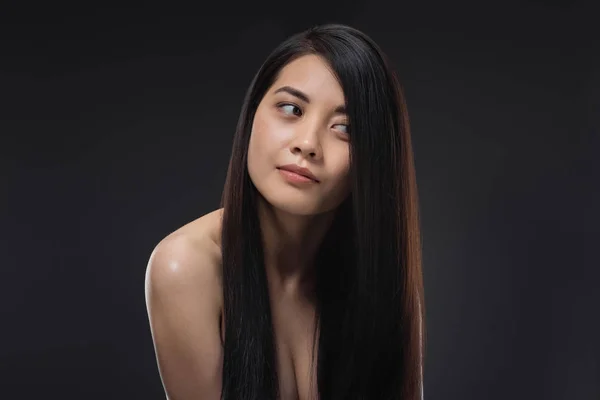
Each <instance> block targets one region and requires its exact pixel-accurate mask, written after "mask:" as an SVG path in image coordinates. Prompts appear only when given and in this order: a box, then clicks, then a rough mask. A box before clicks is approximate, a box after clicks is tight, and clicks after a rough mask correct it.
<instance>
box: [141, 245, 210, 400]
mask: <svg viewBox="0 0 600 400" xmlns="http://www.w3.org/2000/svg"><path fill="white" fill-rule="evenodd" d="M145 285H146V288H145V289H146V306H147V311H148V318H149V322H150V328H151V332H152V340H153V343H154V349H155V352H156V358H157V363H158V368H159V372H160V377H161V380H162V383H163V387H164V389H165V392H166V394H167V397H168V398H169V399H170V400H188V399H207V400H208V399H215V400H216V399H219V398H220V395H221V374H222V348H221V341H220V332H219V316H220V302H219V298H220V297H219V296H222V294H221V293H222V291H221V285H220V280H219V274H218V271H217V263H216V262H215V257H214V249H212V248H210V245H209V244H208V243H206V244H205V245H198V244H196V243H193V242H191V241H190V239H188V238H186V237H185V236H178V237H174V238H167V239H165V240H163V241H162V242H161V243H159V244H158V245H157V246H156V248H155V249H154V251H153V252H152V255H151V256H150V260H149V262H148V266H147V270H146V281H145Z"/></svg>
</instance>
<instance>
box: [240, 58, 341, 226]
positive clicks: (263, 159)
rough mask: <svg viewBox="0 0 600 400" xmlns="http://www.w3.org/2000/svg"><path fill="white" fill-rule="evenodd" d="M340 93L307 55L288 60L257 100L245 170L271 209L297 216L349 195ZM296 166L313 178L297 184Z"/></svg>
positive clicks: (319, 64)
mask: <svg viewBox="0 0 600 400" xmlns="http://www.w3.org/2000/svg"><path fill="white" fill-rule="evenodd" d="M344 103H345V102H344V93H343V91H342V88H341V86H340V85H339V83H338V82H337V80H336V78H335V76H334V74H333V73H332V72H331V70H330V69H329V66H328V64H327V63H326V62H325V61H324V60H323V59H321V58H320V57H319V56H316V55H306V56H302V57H300V58H297V59H296V60H294V61H292V62H291V63H289V64H287V65H286V66H285V67H284V68H283V69H282V70H281V71H280V74H279V76H278V78H277V80H276V81H275V82H274V83H273V85H272V86H271V87H270V88H269V90H268V91H267V93H266V94H265V96H264V97H263V99H262V100H261V102H260V104H259V106H258V109H257V110H256V114H255V117H254V122H253V124H252V133H251V136H250V145H249V149H248V173H249V174H250V178H251V179H252V182H253V183H254V185H255V186H256V188H257V189H258V191H259V192H260V194H261V195H262V196H263V197H264V198H265V199H266V200H267V201H268V202H269V203H270V204H271V205H272V206H274V207H275V208H277V209H280V210H283V211H286V212H288V213H291V214H297V215H315V214H320V213H323V212H327V211H330V210H333V209H335V208H336V207H337V206H338V205H340V204H341V203H342V201H343V200H344V199H345V198H346V197H347V195H348V193H349V190H350V189H349V188H350V184H349V176H348V173H349V167H350V159H349V156H350V143H349V140H350V137H349V126H348V123H349V121H348V117H347V115H346V114H345V113H344ZM289 164H292V165H293V164H295V165H297V166H299V167H303V168H307V169H309V170H310V171H311V172H312V174H313V175H314V176H315V177H316V179H317V180H318V181H310V182H296V181H294V179H293V177H292V178H290V177H289V175H287V174H286V173H285V172H283V170H282V169H281V168H280V167H282V166H285V165H289Z"/></svg>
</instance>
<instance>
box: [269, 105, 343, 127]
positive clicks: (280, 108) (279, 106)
mask: <svg viewBox="0 0 600 400" xmlns="http://www.w3.org/2000/svg"><path fill="white" fill-rule="evenodd" d="M285 106H291V107H294V108H297V109H298V110H300V112H302V109H301V108H300V107H299V106H298V105H296V104H294V103H280V104H278V105H277V108H278V109H279V110H282V109H283V107H285ZM284 114H285V113H284ZM286 115H288V116H289V114H286ZM292 115H293V116H297V115H296V114H292ZM336 125H343V126H345V127H346V130H347V132H345V133H350V127H349V126H348V125H347V124H336Z"/></svg>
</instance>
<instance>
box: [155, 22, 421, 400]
mask: <svg viewBox="0 0 600 400" xmlns="http://www.w3.org/2000/svg"><path fill="white" fill-rule="evenodd" d="M221 207H222V208H220V209H218V210H215V211H213V212H211V213H209V214H207V215H204V216H202V217H201V218H199V219H197V220H195V221H193V222H191V223H189V224H187V225H185V226H183V227H182V228H180V229H178V230H177V231H175V232H173V233H171V234H170V235H169V236H167V237H166V238H165V239H163V240H162V241H161V242H160V243H159V244H158V245H157V246H156V248H155V249H154V251H153V253H152V255H151V257H150V261H149V264H148V268H147V275H146V301H147V307H148V308H147V309H148V315H149V321H150V327H151V331H152V337H153V340H154V346H155V350H156V356H157V362H158V367H159V371H160V376H161V379H162V382H163V386H164V388H165V391H166V393H167V397H168V398H169V399H171V400H188V399H219V398H222V399H226V400H229V399H236V400H246V399H247V400H250V399H252V400H269V399H273V400H274V399H281V400H288V399H317V398H320V399H322V400H336V399H365V400H366V399H368V400H375V399H398V400H400V399H403V400H416V399H420V398H422V368H423V351H422V347H423V346H422V342H423V341H422V338H423V326H422V321H423V313H424V307H423V285H422V272H421V249H420V230H419V220H418V201H417V186H416V182H415V170H414V164H413V154H412V149H411V138H410V131H409V125H408V117H407V111H406V106H405V102H404V98H403V95H402V92H401V89H400V86H399V84H398V82H397V80H396V77H395V75H394V73H393V71H392V69H391V68H390V66H389V65H388V62H387V61H386V58H385V56H384V55H383V53H382V52H381V50H380V49H379V48H378V46H377V45H376V44H375V43H374V42H373V41H372V40H371V39H370V38H369V37H367V36H366V35H365V34H363V33H361V32H359V31H357V30H355V29H353V28H350V27H348V26H344V25H333V24H331V25H323V26H318V27H314V28H312V29H309V30H307V31H305V32H302V33H299V34H296V35H294V36H292V37H290V38H289V39H287V40H286V41H285V42H283V43H282V44H281V45H280V46H279V47H277V48H276V49H275V50H274V52H273V53H272V54H271V55H270V56H269V57H268V59H267V60H266V61H265V63H264V64H263V65H262V67H261V68H260V70H259V71H258V73H257V75H256V76H255V78H254V80H253V82H252V83H251V85H250V88H249V90H248V93H247V95H246V99H245V101H244V104H243V107H242V111H241V116H240V119H239V123H238V127H237V131H236V133H235V137H234V143H233V151H232V155H231V159H230V161H229V169H228V173H227V179H226V182H225V188H224V191H223V197H222V202H221Z"/></svg>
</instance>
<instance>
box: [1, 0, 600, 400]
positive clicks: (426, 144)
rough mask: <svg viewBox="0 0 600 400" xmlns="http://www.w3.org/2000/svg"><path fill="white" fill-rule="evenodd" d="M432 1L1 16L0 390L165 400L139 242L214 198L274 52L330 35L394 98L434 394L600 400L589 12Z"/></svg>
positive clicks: (568, 6)
mask: <svg viewBox="0 0 600 400" xmlns="http://www.w3.org/2000/svg"><path fill="white" fill-rule="evenodd" d="M439 3H441V4H432V3H426V4H425V3H418V4H414V3H413V4H411V3H406V4H402V3H394V4H391V3H383V2H379V1H370V2H366V1H362V2H357V3H354V4H353V5H350V4H332V5H331V6H327V7H325V6H324V5H323V4H322V3H320V4H319V3H316V4H310V3H307V2H281V3H272V4H265V5H261V6H260V7H259V6H257V5H255V4H245V5H242V6H235V5H232V4H229V3H227V4H222V5H220V8H221V9H219V10H217V11H214V10H213V12H212V14H209V12H208V11H206V10H205V11H202V10H201V8H202V7H200V6H199V5H198V4H197V5H196V6H198V7H200V8H198V9H196V12H192V11H190V10H179V11H175V10H164V9H161V8H151V7H149V6H145V7H144V8H143V9H139V10H138V9H123V8H120V9H112V10H109V9H102V10H101V9H93V10H92V9H90V8H89V6H86V7H87V8H86V9H85V10H84V9H81V10H74V9H66V8H64V9H62V8H57V7H56V6H55V5H52V6H47V8H46V9H35V8H24V7H28V6H23V5H22V6H21V9H15V8H14V7H13V8H8V7H7V9H6V10H4V12H3V13H2V14H1V17H0V18H2V20H1V21H0V22H1V23H0V45H1V47H0V50H1V51H0V53H1V54H0V61H1V62H0V100H1V106H2V107H1V111H0V116H1V118H0V132H1V133H2V138H1V141H2V142H1V145H0V148H1V150H0V151H1V153H0V154H1V156H2V157H1V158H0V162H1V164H0V167H1V175H0V176H1V181H0V183H1V186H0V190H1V196H0V229H1V233H2V241H0V255H1V257H2V258H1V261H2V264H1V268H2V269H1V271H2V275H1V278H0V285H1V286H0V313H1V317H2V319H1V322H0V390H1V391H3V392H4V394H0V397H2V398H4V397H7V398H13V399H33V398H38V397H39V396H40V395H44V396H47V397H54V396H57V397H58V396H61V398H62V399H71V398H73V399H76V398H77V399H96V398H98V399H100V398H102V399H121V398H122V399H132V398H140V399H142V398H143V399H158V398H164V396H163V394H162V387H161V383H160V378H159V375H158V371H157V368H156V362H155V358H154V351H153V347H152V342H151V337H150V332H149V328H148V323H147V317H146V310H145V304H144V285H143V283H144V272H145V268H146V263H147V261H148V257H149V255H150V252H151V250H152V248H153V247H154V245H155V244H156V243H157V242H158V241H159V240H160V239H161V238H162V237H164V236H165V235H166V234H168V233H169V232H171V231H173V230H175V229H177V228H178V227H179V226H181V225H183V224H185V223H186V222H189V221H191V220H192V219H195V218H197V217H198V216H200V215H202V214H204V213H206V212H209V211H211V210H213V209H215V208H217V207H218V201H219V198H220V193H221V189H222V186H223V182H224V178H225V173H226V167H227V161H228V157H229V153H230V146H231V140H232V135H233V131H234V128H235V125H236V122H237V118H238V114H239V111H240V107H241V103H242V99H243V96H244V93H245V91H246V88H247V86H248V84H249V83H250V80H251V79H252V77H253V75H254V73H255V72H256V70H257V69H258V67H259V66H260V64H261V62H262V61H263V60H264V58H265V57H266V56H267V54H268V53H269V52H270V51H271V50H272V49H273V48H274V47H275V46H276V45H277V44H278V43H279V42H280V41H281V40H283V39H284V38H285V37H286V36H288V35H289V34H291V33H294V32H296V31H298V30H301V29H305V28H307V27H309V26H310V25H312V24H315V23H322V22H341V23H347V24H350V25H353V26H355V27H357V28H359V29H361V30H363V31H365V32H366V33H367V34H369V35H370V36H371V37H372V38H373V39H375V40H376V41H377V42H378V43H379V44H380V46H381V47H382V48H383V49H384V50H385V51H386V52H387V53H388V54H389V56H390V57H391V59H392V60H393V62H394V63H395V66H396V69H397V71H398V73H399V75H400V78H401V80H402V83H403V85H404V88H405V93H406V96H407V99H408V106H409V112H410V116H411V122H412V131H413V137H414V150H415V157H416V167H417V174H418V183H419V189H420V201H421V214H422V223H423V240H424V242H423V249H424V273H425V289H426V292H425V296H426V309H427V316H426V322H427V329H428V336H427V357H426V368H425V397H426V399H444V400H447V399H488V400H492V399H507V398H510V399H528V400H529V399H544V400H545V399H569V400H571V399H577V400H580V399H598V398H600V383H599V381H600V346H599V345H598V338H599V337H600V328H599V323H598V315H599V314H600V313H599V312H598V304H600V300H599V297H600V296H599V295H598V290H597V287H598V284H597V279H598V277H599V273H598V271H597V267H598V265H599V264H600V263H599V262H598V261H599V257H598V252H597V248H598V245H597V243H598V239H599V238H600V235H599V229H598V222H599V215H598V207H597V204H599V203H600V191H599V189H598V182H599V178H600V174H599V173H598V162H597V157H598V154H599V152H600V140H599V132H598V126H599V125H600V124H599V122H600V121H599V117H598V114H599V112H598V110H599V109H600V90H599V86H600V73H599V70H600V60H599V57H598V55H599V51H598V46H597V39H598V29H597V28H596V27H595V25H594V24H597V22H594V17H593V15H594V13H593V10H592V6H591V2H590V4H587V3H583V2H559V1H554V2H543V1H537V2H521V3H518V2H482V3H483V4H467V3H455V2H452V4H449V3H450V2H447V3H442V2H439ZM225 9H226V10H225ZM226 11H228V13H227V12H226ZM244 12H253V13H254V15H255V16H254V17H249V16H245V17H244V16H242V15H243V13H244ZM9 395H10V397H9Z"/></svg>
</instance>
